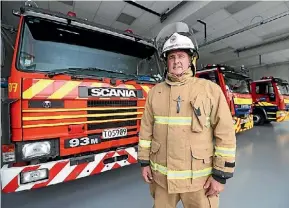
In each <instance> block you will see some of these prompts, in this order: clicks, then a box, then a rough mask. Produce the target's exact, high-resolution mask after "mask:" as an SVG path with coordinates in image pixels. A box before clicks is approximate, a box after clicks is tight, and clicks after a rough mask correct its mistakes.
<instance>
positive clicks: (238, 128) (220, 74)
mask: <svg viewBox="0 0 289 208" xmlns="http://www.w3.org/2000/svg"><path fill="white" fill-rule="evenodd" d="M196 76H197V77H199V78H204V79H208V80H211V81H213V82H215V83H216V84H218V85H220V87H221V89H222V91H223V92H224V95H225V97H226V100H227V102H228V105H229V107H230V110H231V113H232V118H233V122H234V125H235V132H236V133H239V132H243V131H246V130H249V129H252V128H253V126H254V125H253V114H252V103H253V101H252V96H251V93H250V78H249V77H248V76H246V75H245V74H243V73H241V72H238V71H236V70H235V69H234V68H233V67H230V66H227V65H221V64H214V65H207V66H205V67H203V68H202V69H200V70H198V71H197V75H196Z"/></svg>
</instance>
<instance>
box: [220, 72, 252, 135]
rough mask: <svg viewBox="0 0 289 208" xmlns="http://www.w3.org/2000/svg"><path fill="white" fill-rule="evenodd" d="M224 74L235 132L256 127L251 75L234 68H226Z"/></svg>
mask: <svg viewBox="0 0 289 208" xmlns="http://www.w3.org/2000/svg"><path fill="white" fill-rule="evenodd" d="M223 74H224V81H225V84H226V91H227V93H228V96H229V97H230V103H231V105H230V106H231V112H232V116H233V122H234V126H235V132H236V133H239V132H243V131H247V130H249V129H252V128H253V127H254V120H253V114H252V105H253V100H252V95H251V91H250V79H249V77H248V76H245V75H243V74H241V73H237V72H234V71H232V70H225V71H224V72H223Z"/></svg>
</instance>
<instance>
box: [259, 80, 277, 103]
mask: <svg viewBox="0 0 289 208" xmlns="http://www.w3.org/2000/svg"><path fill="white" fill-rule="evenodd" d="M256 98H257V101H259V102H269V103H272V104H273V103H274V104H275V103H276V94H275V91H274V87H273V84H272V82H259V83H256Z"/></svg>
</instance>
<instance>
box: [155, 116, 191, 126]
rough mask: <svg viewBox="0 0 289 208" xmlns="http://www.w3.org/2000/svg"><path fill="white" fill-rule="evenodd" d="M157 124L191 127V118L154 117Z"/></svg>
mask: <svg viewBox="0 0 289 208" xmlns="http://www.w3.org/2000/svg"><path fill="white" fill-rule="evenodd" d="M154 119H155V123H157V124H168V125H191V123H192V118H191V117H166V116H154Z"/></svg>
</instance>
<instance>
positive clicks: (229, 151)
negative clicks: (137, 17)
mask: <svg viewBox="0 0 289 208" xmlns="http://www.w3.org/2000/svg"><path fill="white" fill-rule="evenodd" d="M215 150H216V151H215V155H219V156H223V157H235V154H236V148H225V147H217V146H216V147H215Z"/></svg>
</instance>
